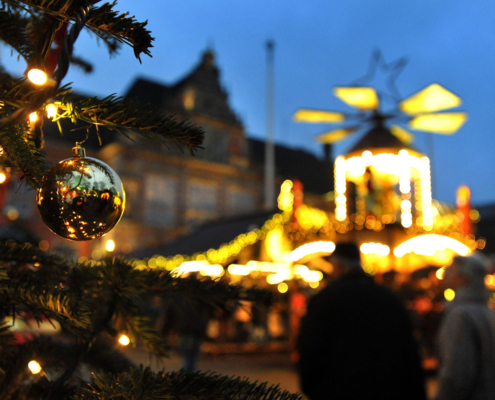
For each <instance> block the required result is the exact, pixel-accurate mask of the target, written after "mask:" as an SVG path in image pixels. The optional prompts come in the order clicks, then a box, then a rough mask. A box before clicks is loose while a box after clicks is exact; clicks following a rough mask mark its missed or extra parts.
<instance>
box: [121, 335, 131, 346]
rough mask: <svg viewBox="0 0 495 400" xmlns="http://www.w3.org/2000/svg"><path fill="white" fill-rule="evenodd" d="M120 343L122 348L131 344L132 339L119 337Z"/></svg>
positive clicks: (125, 336)
mask: <svg viewBox="0 0 495 400" xmlns="http://www.w3.org/2000/svg"><path fill="white" fill-rule="evenodd" d="M119 343H120V344H121V345H122V346H128V345H129V343H131V339H129V336H127V335H120V337H119Z"/></svg>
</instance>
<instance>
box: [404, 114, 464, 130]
mask: <svg viewBox="0 0 495 400" xmlns="http://www.w3.org/2000/svg"><path fill="white" fill-rule="evenodd" d="M467 119H468V115H467V113H464V112H456V113H443V114H425V115H420V116H418V117H415V118H413V119H412V120H411V121H409V128H411V129H416V130H418V131H425V132H433V133H443V134H445V135H452V134H454V133H456V132H457V131H458V130H459V129H460V128H461V126H462V125H464V122H466V121H467Z"/></svg>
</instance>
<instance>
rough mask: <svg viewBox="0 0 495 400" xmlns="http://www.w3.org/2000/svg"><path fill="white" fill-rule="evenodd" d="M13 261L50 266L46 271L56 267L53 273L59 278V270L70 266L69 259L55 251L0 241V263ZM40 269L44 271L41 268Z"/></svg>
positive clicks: (27, 244) (26, 244)
mask: <svg viewBox="0 0 495 400" xmlns="http://www.w3.org/2000/svg"><path fill="white" fill-rule="evenodd" d="M11 262H15V263H16V264H19V263H26V264H35V263H38V264H39V265H38V266H39V267H43V266H46V267H50V268H49V269H48V268H47V270H48V271H53V269H54V268H56V271H55V274H56V275H57V277H58V279H60V278H61V277H60V272H61V271H60V270H61V269H63V270H65V271H67V270H68V269H69V268H70V263H69V261H68V260H67V259H66V258H65V257H63V256H60V255H58V254H56V253H53V252H49V251H44V250H40V249H39V248H38V247H36V246H33V245H31V244H29V243H24V244H18V243H0V264H6V263H11ZM41 271H44V270H43V269H41Z"/></svg>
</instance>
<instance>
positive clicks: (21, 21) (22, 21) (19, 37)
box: [0, 10, 33, 62]
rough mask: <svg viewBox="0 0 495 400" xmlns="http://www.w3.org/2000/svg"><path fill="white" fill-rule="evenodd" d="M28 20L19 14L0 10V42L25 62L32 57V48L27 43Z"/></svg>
mask: <svg viewBox="0 0 495 400" xmlns="http://www.w3.org/2000/svg"><path fill="white" fill-rule="evenodd" d="M28 23H29V20H28V19H27V18H26V17H25V16H23V15H21V14H19V13H11V12H7V11H5V10H0V26H1V27H2V29H0V41H2V42H4V43H5V44H7V45H9V46H10V47H12V48H13V49H14V50H15V51H17V52H18V53H19V54H20V55H21V56H22V57H23V58H24V59H25V60H26V61H27V62H29V60H30V59H31V58H32V56H33V47H32V46H31V43H30V41H29V36H28V32H27V29H26V27H27V25H28Z"/></svg>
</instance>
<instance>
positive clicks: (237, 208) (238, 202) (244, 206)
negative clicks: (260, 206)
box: [227, 188, 256, 216]
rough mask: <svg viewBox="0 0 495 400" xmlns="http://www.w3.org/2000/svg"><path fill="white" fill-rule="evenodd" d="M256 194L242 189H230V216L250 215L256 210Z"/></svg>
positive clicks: (228, 206)
mask: <svg viewBox="0 0 495 400" xmlns="http://www.w3.org/2000/svg"><path fill="white" fill-rule="evenodd" d="M255 206H256V197H255V195H254V193H252V192H248V191H246V190H242V189H241V188H230V189H229V191H228V192H227V212H228V214H229V215H231V216H234V215H243V214H249V213H252V212H253V211H255V209H256V207H255Z"/></svg>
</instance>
